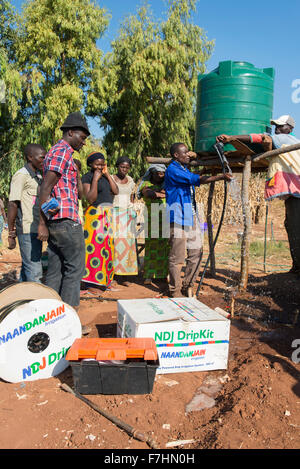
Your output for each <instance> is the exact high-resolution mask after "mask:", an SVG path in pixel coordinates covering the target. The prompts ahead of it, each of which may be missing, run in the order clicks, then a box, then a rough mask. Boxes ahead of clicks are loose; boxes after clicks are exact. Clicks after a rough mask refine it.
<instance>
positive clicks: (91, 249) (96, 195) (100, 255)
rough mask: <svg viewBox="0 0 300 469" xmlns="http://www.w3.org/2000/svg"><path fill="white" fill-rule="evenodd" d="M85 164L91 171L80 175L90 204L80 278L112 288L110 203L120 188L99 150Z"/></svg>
mask: <svg viewBox="0 0 300 469" xmlns="http://www.w3.org/2000/svg"><path fill="white" fill-rule="evenodd" d="M87 165H88V166H89V167H90V171H89V172H88V173H87V174H85V175H84V176H83V177H82V185H83V193H84V196H85V198H86V199H87V201H88V202H89V204H90V205H89V207H88V208H87V210H86V212H85V224H84V237H85V248H86V256H85V267H86V269H85V275H84V277H83V279H82V281H83V282H86V283H88V284H93V285H97V286H102V287H106V289H111V287H112V285H111V284H112V281H113V278H114V239H113V223H112V222H113V220H112V203H113V197H114V195H117V194H118V193H119V190H118V186H117V185H116V183H115V181H114V180H113V178H112V177H111V175H110V174H109V172H108V169H107V165H106V162H105V158H104V156H103V155H102V153H98V152H95V153H92V154H90V155H89V157H88V159H87Z"/></svg>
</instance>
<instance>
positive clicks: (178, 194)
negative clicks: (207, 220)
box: [165, 143, 232, 298]
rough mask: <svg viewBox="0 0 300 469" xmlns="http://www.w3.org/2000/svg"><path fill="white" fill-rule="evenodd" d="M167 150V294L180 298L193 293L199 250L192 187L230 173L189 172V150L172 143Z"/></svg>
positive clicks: (197, 225) (199, 257)
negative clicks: (170, 159)
mask: <svg viewBox="0 0 300 469" xmlns="http://www.w3.org/2000/svg"><path fill="white" fill-rule="evenodd" d="M170 153H171V156H172V158H173V161H172V163H171V164H170V165H169V167H168V169H167V171H166V175H165V191H166V201H167V215H168V219H169V221H170V254H169V295H170V296H171V297H172V298H180V297H182V295H184V296H193V286H194V282H195V280H196V278H197V276H198V273H199V270H200V264H201V257H202V253H203V247H202V236H201V227H200V223H199V215H198V213H197V207H196V199H195V187H198V186H200V184H209V183H211V182H215V181H221V180H228V181H230V180H231V178H232V176H231V175H230V174H225V175H218V176H201V175H200V174H201V173H199V172H198V173H197V172H193V173H192V172H191V171H189V170H188V168H187V165H188V164H189V162H190V157H191V154H192V153H191V152H190V151H189V150H188V148H187V146H186V145H185V144H184V143H174V144H173V145H172V146H171V148H170ZM186 250H187V258H186V259H185V253H186ZM185 261H186V268H185V273H184V278H183V282H181V269H182V267H183V265H184V264H185Z"/></svg>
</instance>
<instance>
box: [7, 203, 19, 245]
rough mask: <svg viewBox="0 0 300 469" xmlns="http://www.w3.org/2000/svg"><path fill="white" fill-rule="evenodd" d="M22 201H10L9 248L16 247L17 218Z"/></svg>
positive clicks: (8, 222) (8, 214) (8, 218)
mask: <svg viewBox="0 0 300 469" xmlns="http://www.w3.org/2000/svg"><path fill="white" fill-rule="evenodd" d="M19 204H20V202H19V201H18V200H12V201H9V202H8V210H7V224H8V249H15V247H16V225H15V223H16V218H17V213H18V208H19Z"/></svg>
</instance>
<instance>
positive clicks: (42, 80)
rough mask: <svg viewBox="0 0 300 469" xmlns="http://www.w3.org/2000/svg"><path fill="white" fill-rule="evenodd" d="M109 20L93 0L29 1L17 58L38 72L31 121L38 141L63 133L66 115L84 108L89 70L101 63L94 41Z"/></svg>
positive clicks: (28, 70) (49, 140)
mask: <svg viewBox="0 0 300 469" xmlns="http://www.w3.org/2000/svg"><path fill="white" fill-rule="evenodd" d="M107 24H108V16H107V15H106V13H105V11H104V10H103V9H101V8H99V7H98V6H96V5H95V4H94V3H91V2H90V0H55V1H54V0H34V1H33V0H29V1H27V2H26V3H25V8H24V12H23V16H22V21H21V31H20V37H19V44H18V62H19V66H20V67H21V69H22V71H23V73H26V74H27V73H28V74H33V72H34V73H35V80H34V81H32V85H33V86H34V89H35V90H36V91H37V93H36V95H35V97H34V99H32V100H31V116H30V117H31V121H32V124H33V125H34V126H35V127H36V128H37V129H38V132H37V134H38V136H39V141H40V143H42V144H44V145H45V146H48V145H49V144H50V145H51V144H53V143H54V142H55V141H56V140H57V139H58V138H59V137H60V136H61V133H60V131H59V127H60V125H61V124H62V122H63V121H64V120H65V118H66V116H67V115H68V114H69V113H70V112H73V111H78V110H80V109H84V107H85V104H86V103H85V99H86V98H85V96H86V92H87V91H88V89H89V86H90V80H91V73H92V71H93V70H97V69H98V68H99V66H100V62H101V52H100V50H99V49H98V48H97V46H96V41H97V40H98V39H99V38H100V37H101V36H102V34H103V33H104V31H105V29H106V27H107Z"/></svg>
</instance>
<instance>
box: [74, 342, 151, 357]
mask: <svg viewBox="0 0 300 469" xmlns="http://www.w3.org/2000/svg"><path fill="white" fill-rule="evenodd" d="M129 358H142V359H144V360H145V361H147V360H154V361H156V360H157V349H156V345H155V341H154V339H151V338H140V339H137V338H135V337H133V338H128V339H76V340H75V342H74V343H73V345H72V347H71V348H70V350H69V351H68V353H67V356H66V360H69V361H78V360H82V359H94V360H98V361H105V360H127V359H129Z"/></svg>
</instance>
